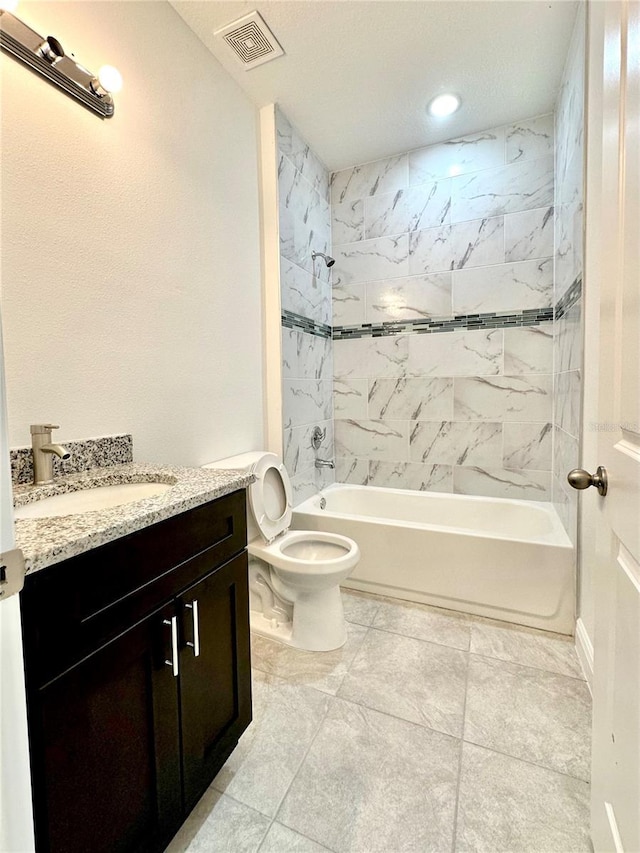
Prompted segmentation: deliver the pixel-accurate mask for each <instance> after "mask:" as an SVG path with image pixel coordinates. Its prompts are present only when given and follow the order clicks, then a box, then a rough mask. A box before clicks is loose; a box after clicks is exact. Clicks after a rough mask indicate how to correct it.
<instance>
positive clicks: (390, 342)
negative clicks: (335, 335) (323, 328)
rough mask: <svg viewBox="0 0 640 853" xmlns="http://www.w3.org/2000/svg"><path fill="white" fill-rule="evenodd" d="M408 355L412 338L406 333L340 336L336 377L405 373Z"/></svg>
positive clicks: (336, 345) (401, 374)
mask: <svg viewBox="0 0 640 853" xmlns="http://www.w3.org/2000/svg"><path fill="white" fill-rule="evenodd" d="M408 356H409V339H408V337H406V336H403V335H398V336H394V337H386V338H356V339H354V340H348V339H345V340H336V341H334V354H333V364H334V372H335V377H336V378H337V379H366V378H367V377H369V376H380V377H382V376H404V375H405V374H406V372H407V359H408Z"/></svg>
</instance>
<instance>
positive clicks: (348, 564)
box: [248, 530, 360, 575]
mask: <svg viewBox="0 0 640 853" xmlns="http://www.w3.org/2000/svg"><path fill="white" fill-rule="evenodd" d="M314 541H315V542H320V543H327V544H329V545H334V546H338V547H339V548H341V549H342V551H343V553H341V554H338V555H337V556H335V557H334V556H327V557H320V558H318V557H315V558H310V559H309V558H306V559H305V557H302V556H295V557H291V556H288V555H287V553H286V551H287V549H288V548H290V546H291V545H302V546H304V544H305V543H309V545H310V546H311V543H313V542H314ZM248 550H249V553H250V554H251V555H252V556H254V557H258V558H259V559H261V560H264V561H265V562H266V563H270V564H271V565H272V566H275V567H276V568H278V569H284V570H289V571H290V572H295V573H297V574H300V575H305V574H316V575H330V574H334V573H342V572H344V571H345V570H346V569H351V568H353V567H354V566H355V565H356V564H357V563H358V561H359V559H360V549H359V548H358V546H357V544H356V543H355V542H354V541H353V539H349V537H348V536H342V535H340V534H339V533H327V532H324V531H318V530H290V531H289V532H288V533H285V534H284V535H282V536H279V537H278V538H277V539H276V540H275V541H273V542H270V543H267V544H265V543H264V542H259V541H257V540H254V541H253V542H250V543H249V548H248Z"/></svg>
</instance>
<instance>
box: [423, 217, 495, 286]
mask: <svg viewBox="0 0 640 853" xmlns="http://www.w3.org/2000/svg"><path fill="white" fill-rule="evenodd" d="M504 258H505V249H504V217H503V216H496V217H493V218H492V219H475V220H470V221H468V222H458V223H456V224H454V225H442V226H440V227H438V228H427V229H425V230H422V231H414V232H413V233H412V234H411V235H410V236H409V272H410V273H412V274H414V273H432V272H439V271H441V270H458V269H463V268H465V267H478V266H486V265H488V264H503V263H504Z"/></svg>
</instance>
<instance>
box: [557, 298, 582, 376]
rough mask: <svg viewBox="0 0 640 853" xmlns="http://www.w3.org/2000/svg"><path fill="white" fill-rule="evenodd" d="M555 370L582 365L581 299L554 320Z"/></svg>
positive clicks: (562, 370) (563, 371)
mask: <svg viewBox="0 0 640 853" xmlns="http://www.w3.org/2000/svg"><path fill="white" fill-rule="evenodd" d="M554 346H555V351H556V356H557V364H556V372H557V373H565V372H566V371H568V370H580V368H581V367H582V301H581V300H579V301H578V302H577V303H575V304H574V305H572V306H571V308H569V309H568V310H567V311H566V312H565V313H564V314H563V315H562V317H560V318H559V319H557V320H556V322H555V341H554Z"/></svg>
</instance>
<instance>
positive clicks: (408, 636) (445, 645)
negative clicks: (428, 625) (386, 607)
mask: <svg viewBox="0 0 640 853" xmlns="http://www.w3.org/2000/svg"><path fill="white" fill-rule="evenodd" d="M369 627H370V628H373V630H374V631H380V632H381V633H383V634H391V635H392V636H394V637H404V638H405V639H406V640H417V641H418V642H419V643H427V644H428V645H431V646H439V647H440V648H445V649H453V650H454V651H456V652H465V653H468V652H469V647H467V648H466V649H461V648H460V646H452V645H450V644H449V643H441V642H439V641H438V640H433V639H431V640H425V638H424V637H416V636H415V635H414V634H402V633H401V632H400V631H392V630H391V629H390V628H381V627H380V626H378V625H370V626H369Z"/></svg>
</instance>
